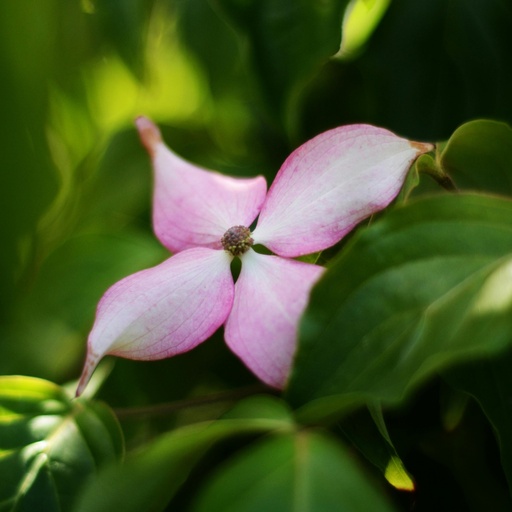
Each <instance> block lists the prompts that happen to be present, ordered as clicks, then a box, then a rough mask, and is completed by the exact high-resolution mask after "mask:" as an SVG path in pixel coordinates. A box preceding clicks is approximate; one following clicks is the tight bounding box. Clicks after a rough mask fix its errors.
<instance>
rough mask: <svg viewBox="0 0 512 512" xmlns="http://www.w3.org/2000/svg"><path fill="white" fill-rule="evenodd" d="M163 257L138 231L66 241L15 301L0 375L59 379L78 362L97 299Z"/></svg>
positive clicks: (0, 359) (1, 348) (1, 350)
mask: <svg viewBox="0 0 512 512" xmlns="http://www.w3.org/2000/svg"><path fill="white" fill-rule="evenodd" d="M168 254H169V253H168V252H167V251H166V250H165V249H164V248H163V247H162V246H161V245H160V244H159V243H158V241H156V240H155V239H154V238H153V237H151V236H149V235H146V234H141V233H138V232H124V233H122V234H119V233H118V234H116V235H112V234H106V233H105V234H86V235H81V236H76V237H74V238H70V239H68V240H67V241H66V242H65V243H63V244H62V245H61V246H59V247H58V248H57V249H56V250H55V251H54V252H52V254H50V256H49V257H48V258H46V260H45V261H44V263H43V264H42V266H41V268H40V271H39V274H38V276H37V279H35V280H34V283H33V284H32V289H31V290H30V293H29V294H28V295H27V296H26V297H24V300H23V301H19V302H18V308H17V311H16V314H15V315H13V320H14V321H13V323H12V328H11V331H10V336H9V337H7V336H5V337H4V339H3V343H2V344H0V373H4V374H12V373H21V372H23V373H25V372H26V373H30V374H35V375H39V376H43V377H45V378H49V379H51V380H57V379H62V378H65V376H66V375H69V368H70V366H72V365H74V364H76V363H77V361H78V360H81V359H82V358H83V351H84V348H85V342H84V336H85V333H86V332H87V329H88V328H89V327H90V325H91V324H92V321H93V319H94V312H95V309H96V306H97V303H98V301H99V299H100V298H101V296H102V294H103V293H104V292H105V291H106V290H107V288H108V287H109V286H111V285H112V284H114V283H115V282H116V281H117V280H119V279H121V278H123V277H125V276H127V275H129V274H131V273H133V272H136V271H138V270H141V269H143V268H146V267H148V266H151V265H154V264H156V263H158V262H160V261H162V260H163V259H164V258H165V257H166V256H167V255H168ZM49 290H51V293H49Z"/></svg>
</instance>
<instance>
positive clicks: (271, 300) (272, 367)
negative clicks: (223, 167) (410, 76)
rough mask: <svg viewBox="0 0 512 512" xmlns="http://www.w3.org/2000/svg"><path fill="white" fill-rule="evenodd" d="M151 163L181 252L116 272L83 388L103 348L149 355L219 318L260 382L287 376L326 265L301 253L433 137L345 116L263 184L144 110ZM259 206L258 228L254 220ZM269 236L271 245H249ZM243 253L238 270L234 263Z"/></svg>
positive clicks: (159, 227) (332, 232)
mask: <svg viewBox="0 0 512 512" xmlns="http://www.w3.org/2000/svg"><path fill="white" fill-rule="evenodd" d="M136 124H137V128H138V130H139V134H140V137H141V140H142V142H143V144H144V146H145V147H146V149H147V150H148V152H149V154H150V155H151V157H152V161H153V167H154V170H155V187H154V197H153V224H154V230H155V234H156V236H157V237H158V239H159V240H160V241H161V243H162V244H163V245H164V246H165V247H166V248H168V249H169V250H170V251H171V252H172V253H174V255H173V256H172V257H170V258H169V259H167V260H166V261H164V262H163V263H161V264H160V265H158V266H156V267H153V268H150V269H147V270H142V271H141V272H137V273H136V274H133V275H131V276H128V277H126V278H124V279H122V280H121V281H119V282H118V283H116V284H114V285H113V286H112V287H111V288H110V289H109V290H107V292H106V293H105V295H104V296H103V298H102V299H101V301H100V303H99V305H98V309H97V313H96V321H95V324H94V326H93V328H92V331H91V333H90V335H89V340H88V351H87V359H86V362H85V366H84V370H83V373H82V376H81V379H80V383H79V385H78V389H77V395H79V394H80V393H81V392H82V391H83V389H84V388H85V386H86V384H87V382H88V381H89V379H90V376H91V374H92V372H93V371H94V368H95V367H96V365H97V364H98V362H99V360H100V359H101V358H102V357H103V356H105V355H107V354H110V355H115V356H119V357H126V358H129V359H141V360H154V359H163V358H166V357H171V356H174V355H176V354H180V353H183V352H186V351H188V350H191V349H192V348H194V347H195V346H196V345H198V344H199V343H201V342H203V341H204V340H206V339H207V338H209V337H210V336H211V335H212V334H213V333H214V332H215V331H216V330H217V329H218V328H219V327H220V326H221V325H223V324H224V337H225V340H226V343H227V344H228V346H229V348H230V349H231V350H232V351H233V352H234V353H235V354H236V355H237V356H238V357H239V358H240V359H241V360H242V361H243V362H244V363H245V365H246V366H247V367H248V368H249V369H250V370H251V371H252V372H253V373H254V374H256V376H257V377H259V378H260V379H261V380H262V381H263V382H265V383H267V384H268V385H270V386H273V387H276V388H283V387H284V386H285V384H286V381H287V378H288V375H289V372H290V369H291V366H292V361H293V356H294V352H295V347H296V338H297V327H298V321H299V318H300V316H301V314H302V313H303V311H304V309H305V307H306V304H307V301H308V297H309V292H310V290H311V287H312V286H313V284H314V283H315V282H316V281H317V280H318V279H319V277H320V276H321V274H322V272H323V268H322V267H320V266H318V265H313V264H309V263H304V262H301V261H297V260H294V259H292V258H296V257H298V256H302V255H306V254H311V253H314V252H317V251H321V250H323V249H326V248H327V247H330V246H332V245H334V244H335V243H337V242H338V241H339V240H340V239H341V238H342V237H343V236H344V235H345V234H346V233H348V232H349V231H350V230H351V229H352V228H354V226H356V225H357V224H358V223H359V222H360V221H361V220H363V219H365V218H366V217H368V216H370V215H371V214H373V213H375V212H377V211H379V210H381V209H382V208H385V207H386V206H387V205H388V204H389V203H390V202H391V201H392V200H393V199H394V198H395V196H396V195H397V193H398V192H399V190H400V188H401V186H402V184H403V181H404V178H405V176H406V174H407V171H408V169H409V167H410V166H411V164H412V162H413V161H414V159H415V158H417V157H418V156H419V155H420V154H421V153H424V152H427V151H430V150H431V149H432V146H431V145H429V144H421V143H415V142H409V141H407V140H405V139H402V138H399V137H397V136H396V135H394V134H393V133H391V132H389V131H387V130H384V129H382V128H376V127H373V126H368V125H352V126H342V127H340V128H335V129H333V130H330V131H327V132H325V133H322V134H321V135H318V136H317V137H315V138H313V139H312V140H310V141H308V142H306V143H305V144H304V145H302V146H301V147H299V148H298V149H296V150H295V151H294V152H293V153H292V154H291V155H290V156H289V157H288V158H287V160H286V161H285V162H284V164H283V166H282V167H281V169H280V170H279V172H278V174H277V176H276V178H275V180H274V183H273V184H272V187H271V188H270V190H269V191H268V193H267V192H266V188H267V187H266V182H265V179H264V178H263V177H261V176H260V177H256V178H251V179H235V178H230V177H227V176H224V175H221V174H218V173H216V172H213V171H207V170H204V169H200V168H198V167H196V166H195V165H193V164H191V163H189V162H186V161H184V160H182V159H181V158H180V157H178V156H177V155H175V154H174V153H173V152H172V151H170V150H169V149H168V148H167V147H166V146H165V144H164V143H163V142H162V139H161V135H160V132H159V130H158V128H157V127H156V126H155V125H154V124H153V123H152V122H151V121H149V120H148V119H146V118H143V117H141V118H138V119H137V122H136ZM256 218H258V223H257V226H256V228H255V229H254V231H253V232H252V233H251V232H250V231H249V226H251V224H252V223H253V222H254V221H255V220H256ZM253 244H262V245H264V246H266V247H267V248H268V249H270V250H271V251H272V252H273V253H274V254H275V255H272V256H270V255H264V254H260V253H257V252H255V251H254V250H253V249H252V245H253ZM234 257H239V258H240V259H241V260H242V269H241V272H240V276H239V278H238V280H237V281H236V283H234V282H233V278H232V275H231V270H230V264H231V261H232V260H233V258H234Z"/></svg>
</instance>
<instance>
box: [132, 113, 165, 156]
mask: <svg viewBox="0 0 512 512" xmlns="http://www.w3.org/2000/svg"><path fill="white" fill-rule="evenodd" d="M135 126H137V130H138V131H139V137H140V140H141V142H142V144H143V145H144V147H145V148H146V150H147V151H148V153H149V154H150V155H151V156H153V155H154V153H155V150H156V147H157V146H158V144H161V143H162V134H161V133H160V130H159V129H158V126H157V125H156V124H155V123H153V122H152V121H150V120H149V119H148V118H147V117H144V116H139V117H137V119H135Z"/></svg>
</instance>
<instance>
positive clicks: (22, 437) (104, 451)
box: [0, 376, 123, 512]
mask: <svg viewBox="0 0 512 512" xmlns="http://www.w3.org/2000/svg"><path fill="white" fill-rule="evenodd" d="M122 453H123V440H122V434H121V431H120V429H119V425H118V423H117V420H116V419H115V417H114V416H113V414H112V413H111V411H110V410H109V409H108V408H107V407H106V406H104V405H102V404H99V403H88V402H86V401H83V400H74V401H72V400H70V399H69V398H68V396H67V395H66V394H65V393H64V391H63V390H62V389H61V388H60V387H58V386H57V385H55V384H52V383H51V382H48V381H45V380H41V379H35V378H32V377H19V376H14V377H10V376H8V377H0V481H1V482H2V485H1V486H0V510H1V511H2V512H4V511H5V512H7V511H13V512H14V511H15V510H16V511H18V510H41V511H45V512H46V511H48V512H53V511H55V512H61V511H68V510H71V507H72V504H73V501H74V499H75V497H76V494H77V492H78V490H79V489H80V487H81V486H82V485H83V483H84V481H85V479H86V478H88V477H89V476H90V475H92V474H94V473H95V472H96V470H97V468H98V467H100V466H102V465H103V464H105V463H107V462H113V461H115V460H118V459H119V458H120V457H121V455H122Z"/></svg>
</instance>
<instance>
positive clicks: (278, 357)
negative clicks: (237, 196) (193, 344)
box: [225, 250, 324, 388]
mask: <svg viewBox="0 0 512 512" xmlns="http://www.w3.org/2000/svg"><path fill="white" fill-rule="evenodd" d="M323 270H324V269H323V268H322V267H319V266H317V265H311V264H309V263H303V262H301V261H295V260H288V259H285V258H281V257H278V256H267V255H262V254H258V253H256V252H254V251H253V250H250V251H248V252H247V253H246V254H244V255H243V256H242V271H241V273H240V276H239V278H238V281H237V282H236V284H235V300H234V303H233V309H232V311H231V314H230V315H229V318H228V320H227V322H226V327H225V339H226V343H227V344H228V346H229V347H230V349H231V350H232V351H233V352H234V353H235V354H237V355H238V357H240V359H242V361H243V362H244V363H245V364H246V366H247V367H248V368H249V369H250V370H251V371H252V372H253V373H255V374H256V375H257V376H258V377H259V378H260V379H261V380H262V381H263V382H265V383H266V384H268V385H270V386H273V387H276V388H283V387H284V386H285V384H286V380H287V378H288V374H289V371H290V368H291V365H292V360H293V355H294V353H295V347H296V341H297V327H298V321H299V318H300V316H301V315H302V312H303V311H304V309H305V307H306V304H307V301H308V298H309V291H310V289H311V287H312V286H313V284H314V283H315V281H316V280H317V279H318V278H319V277H320V275H321V273H322V272H323Z"/></svg>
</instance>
